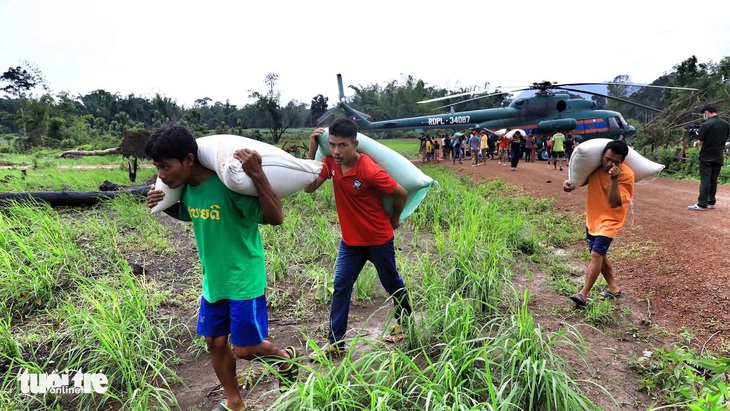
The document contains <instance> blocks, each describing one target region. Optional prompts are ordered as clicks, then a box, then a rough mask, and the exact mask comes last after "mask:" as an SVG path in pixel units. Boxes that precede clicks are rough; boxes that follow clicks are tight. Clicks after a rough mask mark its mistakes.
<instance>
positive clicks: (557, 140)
mask: <svg viewBox="0 0 730 411" xmlns="http://www.w3.org/2000/svg"><path fill="white" fill-rule="evenodd" d="M552 140H553V152H556V151H557V152H558V153H559V152H561V151H565V146H564V145H563V143H564V142H565V135H564V134H563V133H555V135H553V139H552Z"/></svg>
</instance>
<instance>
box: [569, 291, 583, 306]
mask: <svg viewBox="0 0 730 411" xmlns="http://www.w3.org/2000/svg"><path fill="white" fill-rule="evenodd" d="M570 300H571V301H573V302H574V303H575V308H585V306H586V304H587V303H586V297H585V296H584V295H583V294H581V293H576V294H573V295H571V296H570Z"/></svg>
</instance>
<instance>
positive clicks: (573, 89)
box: [555, 87, 661, 113]
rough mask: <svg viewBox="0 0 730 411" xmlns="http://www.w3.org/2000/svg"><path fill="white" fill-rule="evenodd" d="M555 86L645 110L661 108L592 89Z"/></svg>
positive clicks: (559, 88)
mask: <svg viewBox="0 0 730 411" xmlns="http://www.w3.org/2000/svg"><path fill="white" fill-rule="evenodd" d="M555 88H556V89H558V90H566V91H574V92H576V93H584V94H590V95H592V96H599V97H605V98H608V99H611V100H616V101H620V102H622V103H626V104H631V105H632V106H637V107H642V108H645V109H647V110H652V111H656V112H657V113H658V112H661V110H659V109H658V108H654V107H649V106H645V105H643V104H639V103H636V102H634V101H631V100H626V99H623V98H619V97H613V96H609V95H606V94H601V93H595V92H593V91H585V90H580V89H577V88H569V87H555Z"/></svg>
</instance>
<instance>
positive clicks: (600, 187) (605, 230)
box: [563, 140, 635, 308]
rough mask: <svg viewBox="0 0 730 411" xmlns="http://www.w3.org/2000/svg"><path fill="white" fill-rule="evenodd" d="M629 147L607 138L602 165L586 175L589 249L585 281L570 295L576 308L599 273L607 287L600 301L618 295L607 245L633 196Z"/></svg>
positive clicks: (565, 187)
mask: <svg viewBox="0 0 730 411" xmlns="http://www.w3.org/2000/svg"><path fill="white" fill-rule="evenodd" d="M628 154H629V148H628V146H627V145H626V143H625V142H624V141H619V140H616V141H610V142H608V143H607V144H606V147H605V148H604V149H603V154H602V155H601V166H600V167H598V168H597V169H596V170H595V171H594V172H593V173H591V174H590V175H589V176H588V179H587V180H586V184H584V185H588V191H587V192H586V239H587V242H588V248H589V250H590V252H591V261H590V263H589V264H588V269H587V273H586V279H585V283H584V285H583V288H582V289H581V290H580V292H578V293H576V294H573V295H571V296H570V299H571V300H572V301H573V302H574V303H575V307H576V308H584V307H585V306H586V303H587V297H588V295H589V293H590V291H591V288H592V287H593V285H594V284H595V283H596V280H597V279H598V276H599V274H603V278H605V279H606V283H607V284H608V288H607V289H605V290H603V291H601V293H600V294H599V295H600V298H601V300H603V299H606V298H617V297H620V296H621V289H620V288H619V286H618V285H617V284H616V281H615V278H614V273H613V266H612V265H611V263H610V262H609V261H608V257H607V255H606V254H607V253H608V248H609V247H610V245H611V242H612V241H613V238H614V237H615V236H616V234H618V232H619V230H621V227H623V225H624V221H625V220H626V214H627V212H628V209H629V203H630V202H631V198H632V197H633V195H634V181H635V177H634V172H633V171H632V170H631V169H630V168H629V167H628V166H627V165H625V164H623V162H624V160H625V159H626V156H627V155H628ZM575 189H576V187H575V186H574V185H573V183H571V182H570V180H566V181H565V182H564V183H563V190H565V192H571V191H573V190H575Z"/></svg>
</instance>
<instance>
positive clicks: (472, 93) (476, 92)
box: [416, 90, 487, 104]
mask: <svg viewBox="0 0 730 411" xmlns="http://www.w3.org/2000/svg"><path fill="white" fill-rule="evenodd" d="M484 93H487V91H486V90H485V91H466V92H464V93H457V94H449V95H448V96H443V97H436V98H432V99H429V100H421V101H417V102H416V103H417V104H426V103H433V102H435V101H441V100H448V99H450V98H456V97H462V96H472V95H474V94H484Z"/></svg>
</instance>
